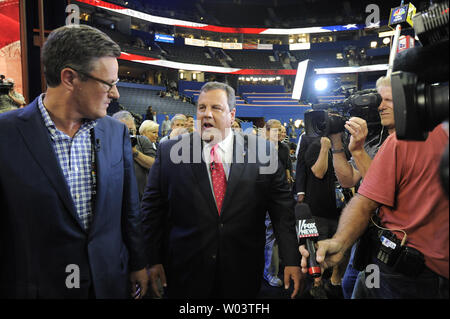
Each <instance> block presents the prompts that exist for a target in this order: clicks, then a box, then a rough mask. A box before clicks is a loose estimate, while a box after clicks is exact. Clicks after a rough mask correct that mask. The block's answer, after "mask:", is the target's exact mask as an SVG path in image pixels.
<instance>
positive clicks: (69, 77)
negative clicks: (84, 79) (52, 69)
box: [61, 68, 76, 91]
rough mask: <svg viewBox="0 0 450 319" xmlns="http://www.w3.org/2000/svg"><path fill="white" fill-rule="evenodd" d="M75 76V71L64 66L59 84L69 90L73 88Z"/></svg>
mask: <svg viewBox="0 0 450 319" xmlns="http://www.w3.org/2000/svg"><path fill="white" fill-rule="evenodd" d="M75 78H76V76H75V71H73V70H71V69H69V68H64V69H62V70H61V85H62V86H64V87H65V88H66V89H68V90H70V91H73V90H74V82H75Z"/></svg>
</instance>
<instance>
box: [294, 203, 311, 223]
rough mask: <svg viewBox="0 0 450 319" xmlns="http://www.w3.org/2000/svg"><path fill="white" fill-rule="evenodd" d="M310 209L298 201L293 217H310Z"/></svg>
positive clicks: (298, 218) (297, 218)
mask: <svg viewBox="0 0 450 319" xmlns="http://www.w3.org/2000/svg"><path fill="white" fill-rule="evenodd" d="M312 218H313V216H312V214H311V209H310V208H309V205H308V204H306V203H299V204H297V205H295V219H296V220H300V219H312Z"/></svg>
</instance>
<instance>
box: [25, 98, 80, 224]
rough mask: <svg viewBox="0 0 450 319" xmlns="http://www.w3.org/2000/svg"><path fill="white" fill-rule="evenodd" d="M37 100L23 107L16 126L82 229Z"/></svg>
mask: <svg viewBox="0 0 450 319" xmlns="http://www.w3.org/2000/svg"><path fill="white" fill-rule="evenodd" d="M37 101H38V100H37V99H35V100H34V102H33V103H32V104H30V106H28V107H27V108H25V109H24V111H23V113H22V114H21V115H19V119H21V120H22V122H19V124H18V126H17V128H18V130H19V131H20V133H21V135H22V138H23V141H24V144H25V145H26V146H27V147H28V149H29V151H30V153H31V155H32V156H33V158H34V159H35V160H36V162H37V163H38V164H39V166H40V167H41V168H42V170H43V171H44V173H45V175H46V176H47V177H48V179H49V181H50V185H52V186H53V188H54V189H55V191H56V193H57V194H58V196H59V197H60V199H61V201H62V202H63V204H64V206H65V207H66V209H67V210H68V211H69V212H70V214H71V215H72V216H73V217H74V218H75V220H76V221H77V222H78V224H79V225H80V227H81V228H82V229H83V226H82V223H81V220H80V219H79V217H78V214H77V212H76V209H75V205H74V203H73V200H72V196H71V194H70V191H69V186H68V185H67V182H66V179H65V178H64V174H63V172H62V170H61V166H60V165H59V163H58V160H57V156H56V154H55V150H54V149H53V147H52V144H51V143H52V142H51V140H50V136H49V133H48V130H47V128H46V127H45V125H44V121H43V119H42V116H41V113H40V111H39V109H38V102H37Z"/></svg>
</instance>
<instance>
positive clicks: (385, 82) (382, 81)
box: [376, 76, 391, 89]
mask: <svg viewBox="0 0 450 319" xmlns="http://www.w3.org/2000/svg"><path fill="white" fill-rule="evenodd" d="M385 86H387V87H391V77H390V76H382V77H380V78H379V79H378V80H377V84H376V87H377V89H379V88H381V87H385Z"/></svg>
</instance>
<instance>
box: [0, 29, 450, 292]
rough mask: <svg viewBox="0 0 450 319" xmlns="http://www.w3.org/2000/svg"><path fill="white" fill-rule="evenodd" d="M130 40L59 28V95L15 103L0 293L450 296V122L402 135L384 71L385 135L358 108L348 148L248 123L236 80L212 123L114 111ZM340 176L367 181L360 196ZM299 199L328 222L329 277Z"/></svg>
mask: <svg viewBox="0 0 450 319" xmlns="http://www.w3.org/2000/svg"><path fill="white" fill-rule="evenodd" d="M120 54H121V51H120V47H119V46H118V45H117V44H116V43H115V42H113V41H112V40H111V39H110V38H109V37H108V36H107V35H105V34H104V33H102V32H101V31H99V30H97V29H95V28H92V27H89V26H85V25H80V26H77V27H71V26H64V27H61V28H58V29H56V30H54V31H52V32H51V33H50V35H49V37H48V39H47V41H46V42H45V44H44V46H43V48H42V63H43V65H44V69H45V78H46V82H47V87H48V88H47V90H46V92H44V93H42V94H41V95H40V96H38V97H37V98H36V99H35V100H34V101H33V102H31V103H30V104H29V105H28V106H26V107H24V108H19V109H17V110H13V111H10V112H6V113H4V114H2V115H0V157H1V163H2V165H0V198H1V203H2V210H1V218H2V221H3V222H1V223H0V254H1V256H2V263H0V297H2V298H135V299H139V298H176V299H192V298H201V299H206V298H220V299H222V298H227V299H229V298H246V299H253V298H256V297H257V296H258V293H259V291H260V289H261V285H262V281H263V280H266V281H267V283H268V284H269V285H271V286H274V287H280V289H283V288H284V289H285V290H286V291H289V296H290V298H301V297H302V296H305V294H307V295H309V296H310V297H311V298H317V299H324V298H344V297H345V298H350V297H353V298H448V276H449V274H448V269H449V268H448V255H449V249H448V245H449V237H448V226H449V223H448V217H449V214H448V208H449V207H448V197H447V196H446V195H445V194H444V192H443V191H442V188H441V187H440V184H439V176H438V164H439V159H440V154H441V151H442V150H443V147H444V145H445V144H446V143H447V142H448V130H447V131H446V130H445V129H444V128H443V126H442V125H439V126H437V127H436V128H435V129H434V130H433V131H432V132H431V133H430V136H429V138H428V139H427V141H425V142H411V141H400V140H397V138H396V136H395V134H394V132H395V122H394V117H393V107H394V105H393V101H392V89H391V86H390V79H389V77H383V78H381V79H380V80H379V81H378V82H377V89H378V92H379V94H380V95H381V97H382V102H381V104H380V106H379V107H378V110H379V113H380V117H381V123H382V125H383V127H384V129H383V131H382V132H381V133H380V136H379V140H378V143H376V144H373V143H370V145H369V143H367V141H366V137H367V131H368V128H367V123H366V122H365V121H364V120H363V119H361V118H350V119H349V120H348V121H347V122H346V124H345V128H346V129H347V131H348V132H349V134H350V135H351V137H350V142H349V144H348V146H344V144H343V139H342V134H340V133H339V134H333V135H330V136H322V137H311V136H308V135H306V134H304V135H302V136H301V137H300V139H299V150H298V154H297V155H293V154H295V150H296V145H288V144H287V143H285V142H284V141H285V139H286V128H285V127H284V126H283V125H282V124H281V123H280V121H279V120H277V119H269V120H267V121H266V124H265V127H264V129H263V130H262V134H260V133H258V134H254V133H251V134H246V133H245V132H242V128H241V123H240V121H239V120H238V119H237V118H236V108H235V91H234V89H233V88H232V87H230V86H229V85H227V84H224V83H219V82H208V83H206V84H205V85H204V86H203V87H202V88H201V90H200V94H199V98H198V102H197V114H196V119H195V121H194V117H192V116H186V115H183V114H177V115H175V116H173V117H172V118H171V119H169V117H168V116H166V117H165V120H164V121H163V122H162V123H161V131H162V135H163V136H161V137H159V136H158V132H159V125H158V123H157V122H156V121H155V113H154V111H153V110H152V108H151V107H149V109H148V112H147V113H146V115H145V117H144V121H143V122H142V123H136V121H135V118H134V117H133V115H132V114H131V113H130V112H128V111H126V110H119V111H118V112H115V113H114V114H113V115H112V116H106V115H107V108H108V105H109V103H110V102H111V100H113V99H116V100H117V99H118V97H119V91H118V89H117V87H116V84H117V75H118V63H117V58H118V57H119V56H120ZM387 134H389V136H388V137H386V136H387ZM261 135H262V136H261ZM346 148H347V149H348V151H349V153H350V155H351V159H350V161H349V158H347V156H346V153H347V152H346ZM375 154H376V156H375ZM338 188H354V196H353V197H352V198H351V200H349V202H348V204H347V205H345V207H344V208H343V209H342V207H341V206H340V205H339V204H338V201H337V195H336V194H337V191H336V190H337V189H338ZM23 198H26V199H27V200H23ZM299 203H301V204H304V203H306V204H307V205H308V206H309V207H310V209H311V212H312V215H313V217H314V219H315V223H316V226H317V229H318V232H319V240H318V242H317V262H318V263H319V264H320V266H321V267H322V270H323V272H322V275H321V276H320V277H318V278H314V279H312V278H311V277H310V276H309V275H308V266H307V259H308V257H309V254H310V251H308V250H307V249H305V246H303V245H302V246H300V247H299V245H298V238H297V233H296V220H295V213H294V211H295V205H296V204H299ZM373 230H375V231H373ZM378 230H380V231H378ZM381 230H382V232H381ZM358 239H359V240H358ZM383 245H385V246H386V247H388V248H389V247H391V248H392V247H397V245H398V247H399V248H398V249H397V250H395V252H396V254H392V255H389V253H386V252H388V251H387V250H386V249H385V248H383ZM383 249H384V250H383ZM380 251H383V252H385V253H386V254H387V255H388V257H386V256H384V255H380ZM397 252H398V253H397ZM386 261H389V262H386ZM369 264H370V265H375V266H376V267H377V269H379V280H378V281H377V282H376V283H377V284H378V286H377V287H375V288H373V287H371V286H369V285H368V284H367V282H368V278H367V277H369V276H370V274H368V273H367V271H366V267H367V265H369ZM70 269H77V272H75V273H72V272H71V271H70Z"/></svg>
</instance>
